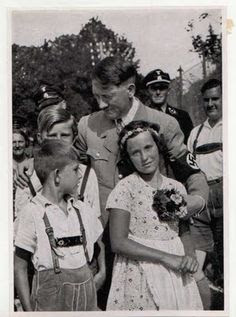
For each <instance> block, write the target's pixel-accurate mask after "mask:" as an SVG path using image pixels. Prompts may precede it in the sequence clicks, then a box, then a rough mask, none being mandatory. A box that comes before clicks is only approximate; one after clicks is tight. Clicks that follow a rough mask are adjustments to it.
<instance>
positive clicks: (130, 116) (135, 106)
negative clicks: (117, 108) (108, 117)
mask: <svg viewBox="0 0 236 317" xmlns="http://www.w3.org/2000/svg"><path fill="white" fill-rule="evenodd" d="M138 105H139V101H138V99H137V98H136V97H134V98H133V101H132V106H131V108H130V109H129V111H128V113H127V114H126V115H125V116H123V117H122V118H121V119H122V122H123V124H124V125H125V126H126V125H127V124H129V123H130V122H131V121H133V119H134V117H135V114H136V112H137V110H138ZM115 122H116V120H115Z"/></svg>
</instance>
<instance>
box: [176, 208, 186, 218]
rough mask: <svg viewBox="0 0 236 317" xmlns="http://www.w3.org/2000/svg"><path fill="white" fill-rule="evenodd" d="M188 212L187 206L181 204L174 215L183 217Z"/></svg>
mask: <svg viewBox="0 0 236 317" xmlns="http://www.w3.org/2000/svg"><path fill="white" fill-rule="evenodd" d="M187 213H188V209H187V206H181V207H179V210H178V211H176V213H175V214H176V216H178V217H179V218H183V217H185V216H186V215H187Z"/></svg>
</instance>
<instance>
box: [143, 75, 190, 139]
mask: <svg viewBox="0 0 236 317" xmlns="http://www.w3.org/2000/svg"><path fill="white" fill-rule="evenodd" d="M170 82H171V80H170V76H169V74H167V73H164V72H163V71H162V70H161V69H154V70H152V71H151V72H150V73H148V74H147V75H146V77H145V78H144V79H143V84H144V86H145V87H146V89H147V92H148V95H149V97H150V104H149V106H150V107H151V108H154V109H156V110H159V111H162V112H165V113H167V114H169V115H170V116H172V117H174V118H175V119H176V120H177V121H178V123H179V125H180V128H181V130H182V131H183V133H184V143H185V144H186V143H187V139H188V137H189V134H190V132H191V130H192V129H193V123H192V120H191V118H190V116H189V114H188V113H187V112H186V111H184V110H181V109H178V108H175V107H173V106H170V105H169V104H168V102H167V97H168V93H169V91H170Z"/></svg>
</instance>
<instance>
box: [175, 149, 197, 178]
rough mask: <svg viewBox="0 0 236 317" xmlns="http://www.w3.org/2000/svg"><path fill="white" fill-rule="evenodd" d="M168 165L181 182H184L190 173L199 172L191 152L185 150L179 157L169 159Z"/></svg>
mask: <svg viewBox="0 0 236 317" xmlns="http://www.w3.org/2000/svg"><path fill="white" fill-rule="evenodd" d="M170 165H171V167H172V169H173V172H174V175H175V178H176V179H177V180H178V181H180V182H182V183H184V182H185V181H186V180H187V179H188V177H189V176H190V175H192V174H195V173H198V172H200V168H199V166H198V165H197V163H196V160H195V158H194V156H193V154H192V153H191V152H186V153H185V154H184V155H182V156H181V157H180V158H178V159H176V160H175V161H171V162H170Z"/></svg>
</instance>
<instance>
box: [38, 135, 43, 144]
mask: <svg viewBox="0 0 236 317" xmlns="http://www.w3.org/2000/svg"><path fill="white" fill-rule="evenodd" d="M37 140H38V143H39V144H41V143H42V142H43V139H42V135H41V133H40V132H38V133H37Z"/></svg>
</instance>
